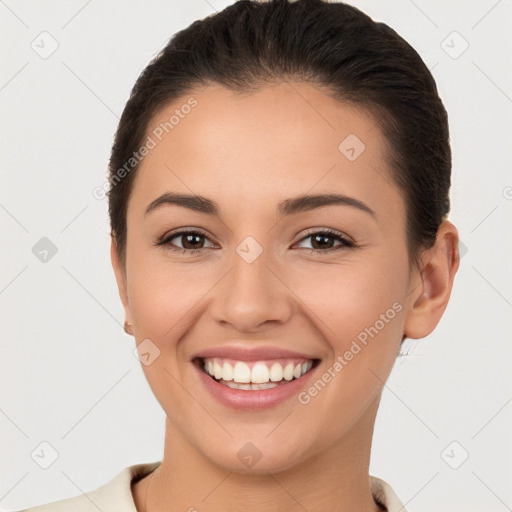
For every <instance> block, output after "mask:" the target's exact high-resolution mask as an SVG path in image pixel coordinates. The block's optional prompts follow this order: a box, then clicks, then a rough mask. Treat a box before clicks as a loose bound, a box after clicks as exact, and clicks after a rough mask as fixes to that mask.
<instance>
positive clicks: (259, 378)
mask: <svg viewBox="0 0 512 512" xmlns="http://www.w3.org/2000/svg"><path fill="white" fill-rule="evenodd" d="M269 374H270V372H269V369H268V368H267V365H266V364H265V363H256V364H255V365H254V366H253V367H252V370H251V382H253V383H254V384H262V383H263V382H268V379H269Z"/></svg>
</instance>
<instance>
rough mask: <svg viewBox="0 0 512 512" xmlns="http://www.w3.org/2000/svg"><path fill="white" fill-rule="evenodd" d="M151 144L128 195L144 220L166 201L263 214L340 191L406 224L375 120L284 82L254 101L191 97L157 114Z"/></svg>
mask: <svg viewBox="0 0 512 512" xmlns="http://www.w3.org/2000/svg"><path fill="white" fill-rule="evenodd" d="M146 135H147V137H149V139H151V141H152V142H151V146H153V147H152V149H150V150H149V151H148V153H147V154H146V156H144V158H143V160H142V162H141V165H140V166H139V169H138V171H137V176H136V179H135V182H134V186H133V190H132V196H133V199H134V200H133V203H134V204H133V208H135V209H138V210H140V209H142V208H143V207H144V206H145V205H147V203H148V202H149V201H151V200H152V199H154V198H155V196H156V195H158V194H161V193H163V192H166V191H178V192H183V193H188V194H190V193H196V194H200V195H207V196H212V197H214V198H215V200H216V202H218V203H219V204H220V205H221V207H222V205H223V204H225V205H226V208H228V207H230V206H233V204H234V203H236V205H237V207H238V208H240V207H242V206H243V205H247V207H248V208H249V206H250V207H252V208H259V209H261V208H263V207H264V205H265V204H269V206H270V205H271V204H277V203H278V202H280V201H281V200H282V199H283V198H287V197H291V196H295V195H302V194H307V193H308V192H310V191H311V193H325V192H333V191H336V192H339V193H343V194H346V195H353V196H357V197H358V199H361V200H363V201H365V202H367V203H372V204H373V205H374V206H375V208H374V207H373V206H372V208H374V209H377V210H378V209H379V208H380V209H381V210H386V211H388V213H390V214H393V213H394V214H400V211H399V210H400V208H399V207H400V206H401V204H398V209H397V202H398V203H402V200H401V195H400V193H399V191H398V190H397V188H396V186H395V185H394V183H393V181H392V179H391V174H390V170H389V167H388V164H387V152H388V149H387V146H386V141H385V139H384V137H383V135H382V133H381V131H380V129H379V127H378V126H377V124H376V122H375V120H374V118H373V117H372V116H371V115H370V114H369V113H367V112H366V111H365V110H363V109H360V108H357V107H355V106H353V105H350V104H348V103H344V102H340V101H338V100H335V99H333V98H330V97H328V96H327V95H326V94H324V93H323V92H321V91H320V90H318V89H317V88H315V87H313V86H312V85H309V84H305V83H298V82H282V83H278V84H273V85H268V86H264V87H262V88H261V89H259V90H257V91H251V92H250V93H247V92H244V93H239V92H234V91H231V90H229V89H226V88H224V87H222V86H220V85H211V86H207V87H203V88H198V89H193V90H191V91H190V92H189V93H188V94H186V95H184V96H182V97H181V98H180V99H178V100H175V101H173V102H172V104H169V105H167V106H165V107H163V108H161V109H160V110H159V111H158V112H157V114H156V115H155V116H154V118H153V119H152V121H151V122H150V124H149V126H148V129H147V133H146ZM149 139H148V140H149ZM131 202H132V201H131ZM393 205H395V210H396V211H394V212H393V211H392V210H393V208H392V206H393ZM133 208H132V209H133Z"/></svg>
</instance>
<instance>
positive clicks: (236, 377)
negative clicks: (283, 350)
mask: <svg viewBox="0 0 512 512" xmlns="http://www.w3.org/2000/svg"><path fill="white" fill-rule="evenodd" d="M319 362H320V360H319V359H305V358H279V359H266V360H259V361H241V360H236V359H228V358H222V357H197V358H195V359H194V363H195V364H196V366H197V367H198V368H199V369H200V371H202V372H203V373H204V374H206V375H207V376H208V377H210V378H211V379H212V380H214V381H215V382H217V383H218V384H221V385H223V386H225V387H228V388H231V389H236V390H243V391H261V390H267V389H272V388H277V387H279V386H286V385H289V384H290V383H291V382H292V381H296V380H299V379H301V378H302V377H304V376H305V375H307V374H308V373H309V372H310V371H311V370H312V369H313V368H315V367H316V366H317V365H318V363H319Z"/></svg>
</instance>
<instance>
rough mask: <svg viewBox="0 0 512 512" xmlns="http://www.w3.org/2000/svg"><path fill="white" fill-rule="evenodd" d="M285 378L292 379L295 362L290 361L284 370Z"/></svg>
mask: <svg viewBox="0 0 512 512" xmlns="http://www.w3.org/2000/svg"><path fill="white" fill-rule="evenodd" d="M283 378H284V379H285V380H292V379H293V364H292V363H288V364H287V365H286V366H285V368H284V370H283Z"/></svg>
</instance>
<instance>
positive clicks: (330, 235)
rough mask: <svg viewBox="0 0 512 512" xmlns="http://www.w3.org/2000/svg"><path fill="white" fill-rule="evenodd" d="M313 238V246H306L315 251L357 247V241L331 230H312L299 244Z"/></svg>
mask: <svg viewBox="0 0 512 512" xmlns="http://www.w3.org/2000/svg"><path fill="white" fill-rule="evenodd" d="M307 240H311V242H310V244H311V247H304V249H310V250H312V251H314V252H319V253H320V252H329V251H333V250H338V249H350V248H353V247H355V243H354V242H352V240H349V239H348V238H347V237H345V236H343V235H342V234H341V233H338V232H336V231H331V230H323V231H316V232H312V233H310V234H309V235H307V236H305V237H304V238H302V239H301V240H300V242H299V244H301V243H303V242H305V241H307Z"/></svg>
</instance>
